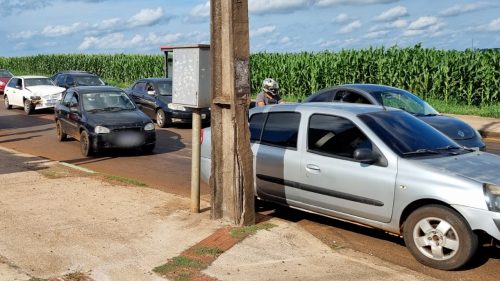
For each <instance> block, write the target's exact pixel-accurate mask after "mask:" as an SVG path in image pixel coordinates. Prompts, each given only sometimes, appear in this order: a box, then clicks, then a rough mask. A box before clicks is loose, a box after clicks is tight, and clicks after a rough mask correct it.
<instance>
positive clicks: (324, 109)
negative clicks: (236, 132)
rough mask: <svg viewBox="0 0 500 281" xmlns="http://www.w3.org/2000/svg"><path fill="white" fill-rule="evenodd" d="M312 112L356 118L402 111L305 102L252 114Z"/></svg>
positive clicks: (283, 105)
mask: <svg viewBox="0 0 500 281" xmlns="http://www.w3.org/2000/svg"><path fill="white" fill-rule="evenodd" d="M276 111H280V112H290V111H293V112H310V113H334V112H335V113H337V114H340V115H343V116H355V115H359V114H364V113H373V112H381V111H401V110H400V109H395V108H390V107H387V108H384V107H383V106H378V105H370V104H357V103H338V102H305V103H285V104H276V105H270V106H265V107H254V108H252V109H251V110H250V114H255V113H258V112H276Z"/></svg>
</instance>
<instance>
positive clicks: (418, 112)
mask: <svg viewBox="0 0 500 281" xmlns="http://www.w3.org/2000/svg"><path fill="white" fill-rule="evenodd" d="M304 102H348V103H362V104H375V105H382V106H390V107H395V108H399V109H403V110H405V111H407V112H409V113H411V114H413V115H415V116H416V117H418V118H420V119H421V120H422V121H424V122H426V123H427V124H429V125H431V126H433V127H434V128H436V129H438V130H439V131H441V132H443V133H444V134H445V135H447V136H448V137H450V138H451V139H453V140H455V141H456V142H457V143H459V144H460V145H463V146H466V147H471V148H478V149H480V150H484V149H485V143H484V142H483V140H482V138H481V135H479V133H478V132H477V131H476V130H474V128H472V127H471V126H470V125H469V124H467V123H465V122H463V121H462V120H459V119H457V118H453V117H449V116H444V115H441V114H439V112H437V111H436V110H435V109H434V108H432V106H430V105H429V104H428V103H426V102H425V101H423V100H422V99H420V98H419V97H417V96H416V95H414V94H412V93H410V92H408V91H405V90H402V89H398V88H394V87H389V86H384V85H373V84H350V85H340V86H335V87H331V88H327V89H323V90H321V91H319V92H317V93H315V94H313V95H311V96H309V97H308V98H307V99H305V100H304Z"/></svg>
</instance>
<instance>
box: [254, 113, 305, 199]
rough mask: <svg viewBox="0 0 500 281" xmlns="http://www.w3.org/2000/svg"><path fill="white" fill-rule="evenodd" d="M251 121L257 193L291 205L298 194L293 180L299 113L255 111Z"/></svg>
mask: <svg viewBox="0 0 500 281" xmlns="http://www.w3.org/2000/svg"><path fill="white" fill-rule="evenodd" d="M250 124H251V127H252V129H251V132H252V133H251V135H252V142H253V144H252V151H253V153H254V155H255V161H254V163H255V167H254V169H255V186H256V191H257V195H258V196H259V197H261V198H265V199H268V200H273V201H278V202H282V203H286V204H294V202H295V201H296V200H297V199H298V195H299V190H298V189H297V188H296V182H297V180H298V171H299V167H300V152H299V151H298V150H297V145H298V143H297V142H298V134H299V124H300V113H298V112H270V113H260V114H254V115H253V116H252V119H251V122H250ZM257 124H262V126H261V127H262V130H260V131H259V129H258V125H257ZM255 125H257V126H255ZM256 127H257V128H256ZM259 132H260V135H259Z"/></svg>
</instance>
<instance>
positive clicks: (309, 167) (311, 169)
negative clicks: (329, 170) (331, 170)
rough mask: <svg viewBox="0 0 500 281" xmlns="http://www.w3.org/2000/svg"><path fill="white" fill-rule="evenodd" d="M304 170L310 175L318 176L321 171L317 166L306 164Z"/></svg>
mask: <svg viewBox="0 0 500 281" xmlns="http://www.w3.org/2000/svg"><path fill="white" fill-rule="evenodd" d="M306 170H307V171H308V172H310V173H315V174H318V173H320V172H321V169H320V168H319V167H318V166H316V165H313V164H307V165H306Z"/></svg>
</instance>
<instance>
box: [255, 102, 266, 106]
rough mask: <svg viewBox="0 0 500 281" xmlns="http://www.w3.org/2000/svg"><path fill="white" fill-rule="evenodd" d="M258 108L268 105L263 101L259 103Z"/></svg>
mask: <svg viewBox="0 0 500 281" xmlns="http://www.w3.org/2000/svg"><path fill="white" fill-rule="evenodd" d="M257 106H259V107H261V106H266V104H265V103H264V102H263V101H259V102H257Z"/></svg>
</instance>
